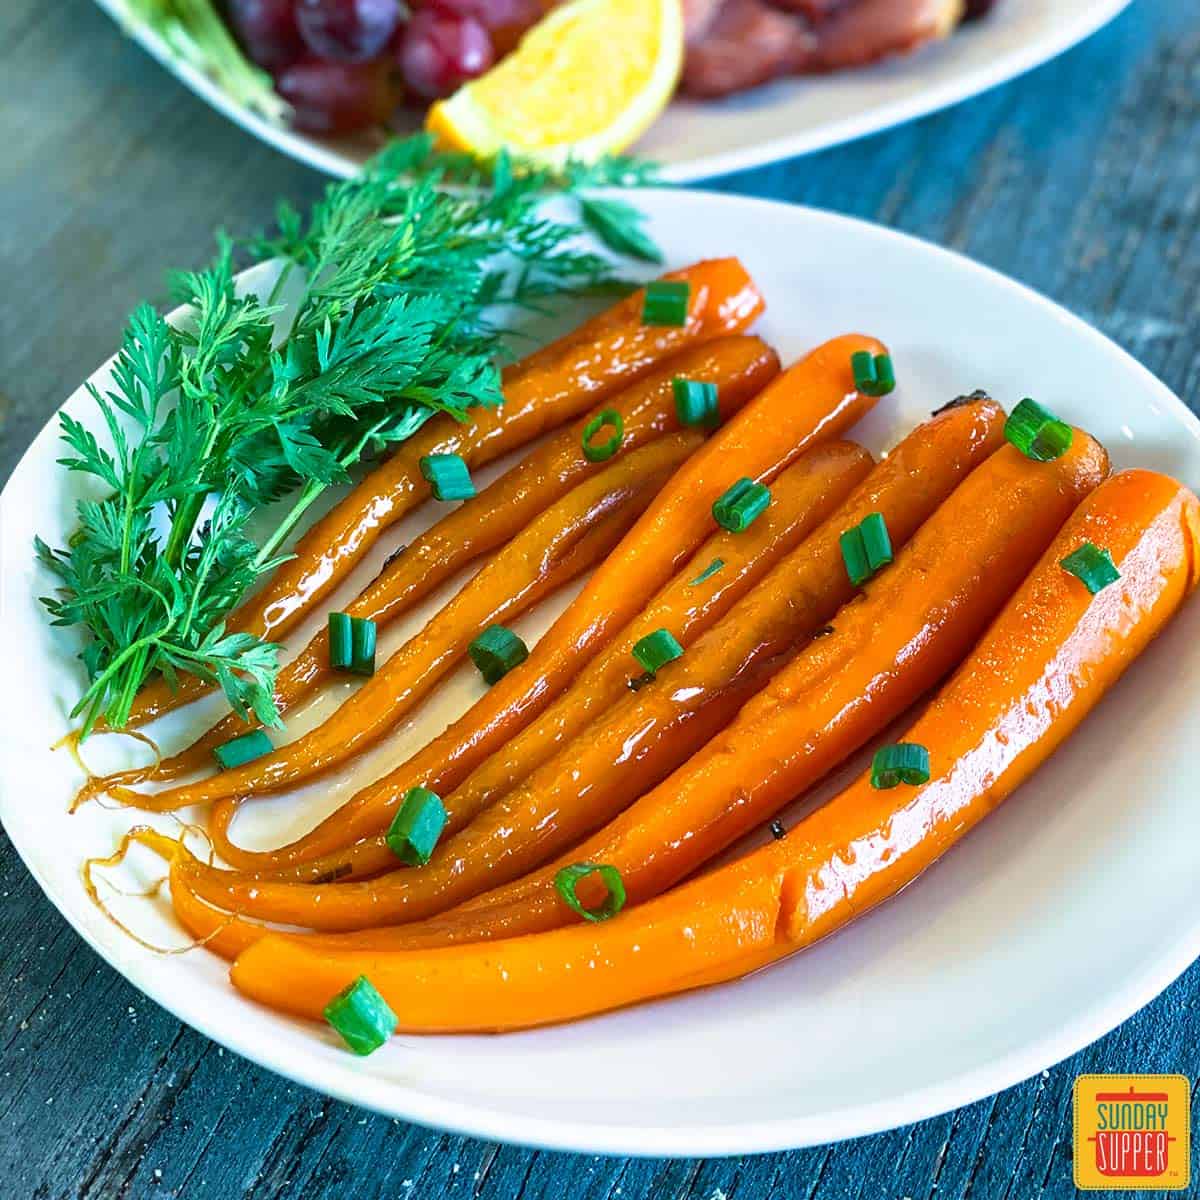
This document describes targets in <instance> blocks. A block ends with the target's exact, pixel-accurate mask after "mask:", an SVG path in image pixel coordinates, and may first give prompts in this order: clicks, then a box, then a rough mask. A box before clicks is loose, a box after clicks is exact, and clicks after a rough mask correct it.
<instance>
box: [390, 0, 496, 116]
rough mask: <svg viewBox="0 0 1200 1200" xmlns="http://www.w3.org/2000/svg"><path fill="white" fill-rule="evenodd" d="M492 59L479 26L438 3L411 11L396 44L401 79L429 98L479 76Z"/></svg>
mask: <svg viewBox="0 0 1200 1200" xmlns="http://www.w3.org/2000/svg"><path fill="white" fill-rule="evenodd" d="M494 60H495V55H494V53H493V51H492V39H491V38H490V37H489V36H488V31H487V30H486V29H485V28H484V27H483V25H482V24H480V22H479V21H478V20H477V19H476V18H474V17H465V16H459V15H458V14H457V13H452V12H450V11H449V10H448V9H446V8H443V7H441V6H440V5H439V6H437V7H433V8H422V9H420V10H419V11H418V12H415V13H413V16H412V20H411V21H409V23H408V28H407V29H405V31H404V37H403V39H402V41H401V43H400V68H401V70H402V71H403V72H404V82H405V83H406V84H407V85H408V86H409V87H410V88H411V89H412V90H413V91H414V92H416V93H417V94H418V95H420V96H425V97H427V98H428V99H431V100H432V99H436V98H437V97H438V96H448V95H450V93H451V92H453V91H454V90H455V88H457V87H458V86H459V85H460V84H463V83H466V81H467V80H468V79H474V78H475V76H476V75H482V74H483V73H484V71H486V70H487V69H488V67H490V66H491V65H492V62H493V61H494Z"/></svg>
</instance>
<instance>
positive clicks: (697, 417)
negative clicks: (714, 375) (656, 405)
mask: <svg viewBox="0 0 1200 1200" xmlns="http://www.w3.org/2000/svg"><path fill="white" fill-rule="evenodd" d="M671 390H672V391H674V393H675V413H676V415H677V416H678V417H679V423H680V425H715V424H716V423H717V385H716V384H715V383H702V382H701V381H700V380H698V379H680V378H679V377H678V376H676V377H675V378H674V379H672V380H671Z"/></svg>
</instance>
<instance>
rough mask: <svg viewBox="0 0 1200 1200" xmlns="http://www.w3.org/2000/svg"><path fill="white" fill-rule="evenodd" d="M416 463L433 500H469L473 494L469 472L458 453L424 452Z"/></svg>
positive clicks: (473, 486) (473, 487)
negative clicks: (426, 481)
mask: <svg viewBox="0 0 1200 1200" xmlns="http://www.w3.org/2000/svg"><path fill="white" fill-rule="evenodd" d="M418 465H419V466H420V468H421V474H422V475H424V476H425V478H426V479H427V480H428V482H429V486H430V488H432V489H433V498H434V499H435V500H470V498H471V497H472V496H473V495H475V484H474V483H473V482H472V481H471V472H470V471H469V470H468V469H467V464H466V463H465V462H464V461H463V460H462V458H461V457H460V456H459V455H457V454H425V455H423V456H422V457H421V460H420V463H419V464H418Z"/></svg>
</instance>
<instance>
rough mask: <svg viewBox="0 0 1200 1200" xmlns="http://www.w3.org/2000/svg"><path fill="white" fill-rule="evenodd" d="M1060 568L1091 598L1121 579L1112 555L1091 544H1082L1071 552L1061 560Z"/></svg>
mask: <svg viewBox="0 0 1200 1200" xmlns="http://www.w3.org/2000/svg"><path fill="white" fill-rule="evenodd" d="M1061 566H1062V569H1063V570H1064V571H1066V572H1067V573H1068V574H1070V575H1074V576H1075V578H1076V579H1079V580H1081V581H1082V582H1083V586H1084V587H1085V588H1087V590H1088V591H1089V592H1091V593H1092V595H1093V596H1094V595H1095V594H1096V593H1097V592H1102V591H1103V590H1104V589H1105V588H1106V587H1108V585H1109V584H1110V583H1116V582H1117V580H1118V579H1120V578H1121V572H1120V571H1118V570H1117V565H1116V563H1114V562H1113V560H1112V555H1111V554H1109V552H1108V551H1107V550H1101V549H1100V547H1099V546H1094V545H1092V543H1091V542H1084V543H1083V545H1082V546H1080V547H1079V549H1078V550H1072V551H1071V553H1070V554H1068V555H1067V557H1066V558H1064V559H1063V560H1062V563H1061Z"/></svg>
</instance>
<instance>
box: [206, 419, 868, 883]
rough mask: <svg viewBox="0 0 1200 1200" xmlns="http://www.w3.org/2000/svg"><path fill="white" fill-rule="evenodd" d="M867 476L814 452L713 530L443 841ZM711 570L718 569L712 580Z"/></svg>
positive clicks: (345, 859) (225, 850)
mask: <svg viewBox="0 0 1200 1200" xmlns="http://www.w3.org/2000/svg"><path fill="white" fill-rule="evenodd" d="M870 469H871V456H870V455H869V454H868V453H867V452H866V451H865V450H863V449H862V448H861V447H860V446H856V445H854V444H853V443H851V442H831V443H829V444H827V445H826V444H823V445H819V446H814V447H813V448H812V449H811V450H808V451H806V452H805V453H804V454H802V455H801V456H800V458H798V459H797V460H796V462H795V463H793V464H792V465H791V466H790V467H789V468H788V469H787V470H786V471H784V473H783V474H782V475H780V476H779V478H778V479H776V481H775V483H774V484H772V487H771V503H770V505H769V506H768V507H767V509H766V511H765V512H764V513H763V514H762V516H761V517H760V518H759V519H758V520H757V521H755V522H754V524H753V525H751V526H750V528H749V529H747V530H745V531H743V532H741V533H732V532H730V531H728V530H724V529H723V530H720V531H718V532H717V533H715V534H714V535H713V536H712V537H710V538H709V539H708V540H707V541H706V542H705V543H704V544H703V545H702V546H701V547H700V549H699V550H697V551H696V553H695V554H694V555H693V556H692V558H691V559H690V560H689V561H688V562H687V563H686V564H685V565H684V567H683V568H682V570H680V571H679V572H678V573H677V574H676V575H675V577H674V578H673V579H672V580H671V581H670V582H669V583H668V584H667V585H666V586H665V587H664V588H663V589H662V590H661V591H660V592H659V593H658V595H657V596H655V598H654V599H653V600H652V601H651V602H650V604H649V605H648V606H647V607H646V608H645V609H643V610H642V612H641V613H639V614H638V616H637V617H636V618H635V619H634V620H633V621H632V622H631V623H630V624H629V625H627V626H626V627H625V629H623V630H622V631H621V632H620V633H619V634H617V636H616V637H615V638H613V640H612V641H611V642H610V643H609V644H608V645H607V646H605V648H604V649H603V650H602V651H601V652H600V653H599V654H598V655H597V656H596V658H594V659H593V660H592V662H591V663H590V664H589V665H588V666H587V667H586V668H585V669H584V671H583V672H582V673H581V674H580V675H579V677H578V678H577V679H576V680H575V682H574V683H573V684H572V685H571V687H570V688H569V689H568V690H567V691H566V692H565V693H564V694H563V695H562V696H561V697H560V698H559V699H558V700H557V701H556V702H555V703H554V704H553V705H551V707H550V708H549V709H547V710H546V712H545V713H543V714H542V716H541V718H539V719H538V720H537V721H535V722H534V723H533V724H532V725H530V726H529V727H528V728H527V729H526V730H525V731H524V732H523V733H521V734H520V735H519V736H518V737H517V738H515V739H514V740H513V741H512V742H509V743H507V744H506V745H505V746H503V747H501V749H500V750H499V751H497V753H496V754H495V755H493V756H492V758H490V759H488V761H487V762H485V763H484V764H483V766H482V767H481V768H480V769H479V771H477V772H475V774H474V775H472V776H471V778H470V779H468V780H467V781H466V782H465V783H464V784H463V785H462V786H461V787H460V788H458V789H456V790H455V791H454V792H453V793H452V794H451V795H449V796H447V797H446V798H445V804H446V808H447V811H448V814H449V820H448V822H447V825H446V828H445V830H444V831H443V837H444V836H447V835H449V834H452V833H455V832H456V831H457V830H459V829H461V828H462V826H463V825H465V824H466V823H467V822H468V821H469V820H471V818H473V817H474V816H475V815H476V814H477V813H479V812H481V811H482V810H483V809H484V808H486V807H487V806H488V805H489V804H491V803H493V802H494V801H495V800H496V799H498V798H499V797H500V796H501V795H503V794H504V793H505V792H507V791H508V790H509V788H510V787H511V786H513V785H514V784H515V783H516V782H518V781H519V780H520V779H523V778H524V777H525V776H526V775H528V774H529V773H530V772H531V771H532V770H533V769H534V768H535V767H537V766H539V765H540V764H541V763H542V762H544V761H545V760H546V759H547V758H549V757H550V756H551V755H552V754H553V753H554V751H555V748H556V747H557V746H561V745H563V744H564V743H565V742H567V741H569V740H570V738H571V737H573V736H574V735H575V734H577V733H578V732H579V731H580V730H582V729H583V728H584V727H585V726H586V725H587V724H588V723H589V721H592V720H594V719H595V718H596V717H597V715H598V714H600V713H602V712H603V711H605V710H606V709H607V708H609V707H610V706H611V705H612V704H613V703H615V702H616V701H618V700H619V699H621V698H622V697H623V696H628V695H629V691H630V687H631V686H637V685H638V684H639V682H640V681H639V679H638V676H640V675H641V674H642V668H641V667H640V666H638V664H637V661H636V660H635V659H634V657H633V654H632V651H633V646H634V644H635V643H636V642H637V641H638V640H639V639H640V638H642V637H643V636H645V635H646V634H650V633H653V632H654V631H655V630H656V629H664V628H665V629H670V630H671V632H672V634H673V636H674V637H675V638H676V639H677V640H678V641H679V643H680V644H681V645H682V646H684V647H687V646H689V645H691V644H692V642H693V641H694V640H695V639H696V638H697V637H699V636H700V634H701V633H703V632H704V630H706V629H708V628H709V627H710V626H711V625H713V624H714V623H715V622H716V621H717V620H718V619H719V618H720V617H722V616H723V615H724V614H725V613H726V612H728V611H729V609H730V608H731V607H732V606H733V604H734V603H735V602H736V601H737V600H738V599H740V598H741V597H742V596H744V595H745V594H746V593H747V592H748V591H749V590H750V589H751V588H752V587H753V586H754V585H755V584H757V583H758V581H759V580H760V579H762V577H763V576H764V575H766V574H767V572H768V571H769V570H770V569H771V567H772V566H773V565H774V564H775V563H776V562H778V561H779V560H780V559H781V558H782V557H783V556H784V555H785V554H787V553H789V552H790V551H791V550H793V549H794V548H795V547H796V545H797V544H798V543H799V542H800V541H802V540H803V539H804V537H806V536H807V535H808V534H809V533H811V532H812V530H813V529H814V528H815V527H816V526H817V525H818V524H820V523H821V521H823V520H824V519H825V518H826V517H828V516H829V515H830V513H831V512H832V511H833V510H834V509H835V508H836V507H837V506H838V505H839V504H840V503H841V502H842V501H843V500H844V499H845V498H846V496H847V495H848V494H849V492H850V491H851V489H852V488H853V487H854V486H855V485H856V484H857V483H859V482H860V481H861V480H862V478H863V477H864V476H865V475H866V474H867V472H868V471H869V470H870ZM714 564H719V567H718V569H717V570H716V571H715V572H714V570H713V565H714ZM210 833H211V836H212V839H213V842H214V845H215V847H216V851H217V853H218V854H219V855H220V857H221V858H223V859H224V860H225V861H226V862H227V863H229V864H230V865H231V866H234V867H236V866H239V865H240V861H239V860H240V857H241V852H240V851H239V849H238V847H237V846H236V845H232V844H231V843H230V841H229V839H228V836H227V829H226V828H225V827H224V822H213V823H212V828H211V829H210ZM395 865H396V857H395V855H394V854H393V853H392V851H391V850H390V849H389V847H388V845H387V842H386V841H385V839H384V838H382V837H377V838H369V839H365V840H364V841H362V842H359V843H358V844H356V845H355V846H354V847H353V848H352V849H351V850H350V851H348V852H345V853H340V854H339V855H338V857H337V862H336V863H327V862H325V861H324V860H314V862H312V863H303V864H300V865H299V866H297V867H296V868H295V869H294V875H292V876H291V877H294V878H298V879H307V880H318V879H320V878H321V877H322V876H324V875H326V874H329V873H330V872H331V871H336V874H337V877H338V878H339V879H344V878H346V877H347V876H348V875H368V874H375V873H377V872H380V871H387V870H390V869H391V868H393V867H395ZM347 868H349V869H347ZM273 878H275V876H273Z"/></svg>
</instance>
